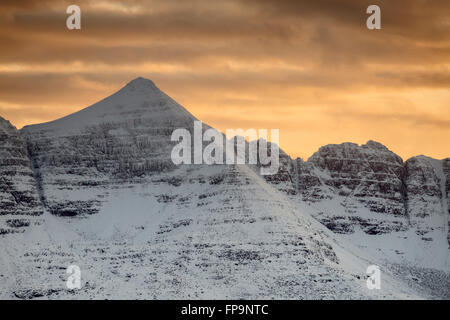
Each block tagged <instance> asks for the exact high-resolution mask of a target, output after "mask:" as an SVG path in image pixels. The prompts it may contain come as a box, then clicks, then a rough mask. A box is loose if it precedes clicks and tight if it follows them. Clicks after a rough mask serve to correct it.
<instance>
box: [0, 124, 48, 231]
mask: <svg viewBox="0 0 450 320" xmlns="http://www.w3.org/2000/svg"><path fill="white" fill-rule="evenodd" d="M42 213H43V209H42V206H41V202H40V200H39V194H38V190H37V188H36V181H35V178H34V176H33V171H32V169H31V163H30V159H29V157H28V152H27V149H26V146H25V143H24V141H23V140H22V138H21V137H20V135H19V132H18V131H17V129H16V128H15V127H14V126H12V125H11V123H10V122H9V121H7V120H5V119H3V118H1V117H0V234H6V233H15V232H21V231H23V227H27V226H28V225H30V223H32V222H35V220H33V219H32V218H31V217H36V216H39V215H41V214H42Z"/></svg>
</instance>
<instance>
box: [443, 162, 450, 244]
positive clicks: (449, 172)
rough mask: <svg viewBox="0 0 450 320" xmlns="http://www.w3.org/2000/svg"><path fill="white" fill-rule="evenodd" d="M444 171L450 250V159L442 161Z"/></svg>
mask: <svg viewBox="0 0 450 320" xmlns="http://www.w3.org/2000/svg"><path fill="white" fill-rule="evenodd" d="M442 162H443V164H442V171H443V172H444V177H445V181H446V182H445V192H446V194H447V211H448V228H447V230H448V234H447V240H448V244H449V249H450V158H447V159H444V160H442Z"/></svg>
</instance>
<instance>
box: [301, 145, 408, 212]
mask: <svg viewBox="0 0 450 320" xmlns="http://www.w3.org/2000/svg"><path fill="white" fill-rule="evenodd" d="M308 162H309V163H311V164H312V165H313V166H314V167H315V168H317V169H319V170H320V171H321V173H322V179H321V180H322V183H323V184H324V185H326V186H328V187H331V189H332V190H333V191H334V193H337V194H339V195H340V196H343V197H353V198H355V199H357V200H358V201H359V202H361V203H362V204H363V205H364V206H366V207H367V208H369V209H370V211H372V212H374V213H386V214H391V215H396V216H400V215H404V214H405V210H404V206H403V185H402V177H403V174H404V173H403V164H402V159H401V158H400V157H399V156H397V155H396V154H394V153H393V152H391V151H389V150H388V149H387V148H386V147H385V146H383V145H382V144H380V143H378V142H374V141H369V142H367V143H366V144H365V145H362V146H358V145H357V144H354V143H343V144H341V145H328V146H325V147H322V148H320V149H319V151H318V152H316V153H315V154H314V155H313V156H312V157H311V158H310V159H309V160H308ZM300 183H301V182H300Z"/></svg>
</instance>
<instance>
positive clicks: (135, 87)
mask: <svg viewBox="0 0 450 320" xmlns="http://www.w3.org/2000/svg"><path fill="white" fill-rule="evenodd" d="M123 90H127V91H159V89H158V87H157V86H156V85H155V83H154V82H153V81H152V80H150V79H146V78H143V77H137V78H136V79H133V80H131V81H130V82H128V83H127V85H126V86H125V87H124V88H123Z"/></svg>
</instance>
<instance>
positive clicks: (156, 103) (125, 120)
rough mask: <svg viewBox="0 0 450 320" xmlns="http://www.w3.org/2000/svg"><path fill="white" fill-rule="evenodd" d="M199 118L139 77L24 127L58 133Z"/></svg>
mask: <svg viewBox="0 0 450 320" xmlns="http://www.w3.org/2000/svg"><path fill="white" fill-rule="evenodd" d="M195 120H196V118H195V117H194V116H193V115H191V114H190V113H189V112H188V111H187V110H186V109H185V108H183V107H182V106H181V105H179V104H178V103H177V102H176V101H174V100H173V99H172V98H170V97H169V96H168V95H166V94H165V93H164V92H162V91H161V90H160V89H158V87H157V86H156V85H155V84H154V83H153V81H151V80H149V79H145V78H142V77H138V78H136V79H134V80H132V81H130V82H129V83H128V84H127V85H126V86H124V87H122V88H121V89H120V90H119V91H117V92H116V93H114V94H112V95H110V96H109V97H107V98H105V99H103V100H101V101H99V102H97V103H95V104H93V105H91V106H89V107H87V108H84V109H82V110H80V111H78V112H75V113H72V114H70V115H68V116H65V117H63V118H60V119H57V120H54V121H51V122H47V123H42V124H38V125H31V126H25V127H24V128H23V129H22V131H23V132H28V133H31V132H35V131H36V130H38V131H42V130H44V131H52V132H54V134H55V135H67V134H69V133H71V134H74V133H79V132H83V131H85V130H86V129H87V128H92V127H98V126H114V127H123V128H126V127H128V126H130V124H133V125H135V124H137V123H141V124H144V123H145V126H147V127H148V128H152V127H153V128H155V127H173V126H177V127H190V126H191V124H193V122H194V121H195Z"/></svg>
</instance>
